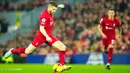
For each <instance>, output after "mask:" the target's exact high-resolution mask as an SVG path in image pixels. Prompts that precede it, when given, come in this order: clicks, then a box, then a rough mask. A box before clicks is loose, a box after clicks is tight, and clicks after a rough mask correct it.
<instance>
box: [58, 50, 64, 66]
mask: <svg viewBox="0 0 130 73" xmlns="http://www.w3.org/2000/svg"><path fill="white" fill-rule="evenodd" d="M59 58H60V64H61V65H62V66H63V65H64V63H65V51H60V52H59Z"/></svg>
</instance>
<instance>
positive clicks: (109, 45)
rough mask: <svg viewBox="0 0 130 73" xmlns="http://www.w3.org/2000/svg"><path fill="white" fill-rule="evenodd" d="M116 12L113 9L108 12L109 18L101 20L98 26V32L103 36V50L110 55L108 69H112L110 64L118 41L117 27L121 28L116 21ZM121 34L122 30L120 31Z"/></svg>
mask: <svg viewBox="0 0 130 73" xmlns="http://www.w3.org/2000/svg"><path fill="white" fill-rule="evenodd" d="M114 16H115V12H114V10H113V9H109V10H108V16H106V17H104V18H102V19H101V21H100V23H99V25H98V31H99V32H100V34H101V36H102V42H103V48H104V50H105V52H106V53H107V54H108V60H107V65H106V69H108V70H109V69H110V62H111V61H112V56H113V49H114V47H115V41H116V36H115V35H116V32H115V29H116V27H118V28H119V29H121V28H120V26H121V25H120V21H119V20H118V19H116V18H115V17H114ZM119 31H120V33H121V30H119Z"/></svg>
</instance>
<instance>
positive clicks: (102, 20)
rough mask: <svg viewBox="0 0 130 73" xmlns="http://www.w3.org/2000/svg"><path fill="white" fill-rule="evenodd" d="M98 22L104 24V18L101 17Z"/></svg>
mask: <svg viewBox="0 0 130 73" xmlns="http://www.w3.org/2000/svg"><path fill="white" fill-rule="evenodd" d="M99 24H100V25H101V26H103V24H104V19H103V18H102V19H101V20H100V22H99Z"/></svg>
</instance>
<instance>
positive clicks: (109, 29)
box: [100, 17, 120, 36]
mask: <svg viewBox="0 0 130 73" xmlns="http://www.w3.org/2000/svg"><path fill="white" fill-rule="evenodd" d="M100 25H101V26H102V32H103V33H104V34H106V36H115V34H116V32H115V29H116V27H120V21H119V20H118V19H116V18H114V20H109V19H108V17H104V18H102V19H101V21H100Z"/></svg>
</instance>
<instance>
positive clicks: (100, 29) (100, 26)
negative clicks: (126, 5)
mask: <svg viewBox="0 0 130 73" xmlns="http://www.w3.org/2000/svg"><path fill="white" fill-rule="evenodd" d="M102 26H103V18H102V19H101V21H100V23H99V25H98V26H97V30H98V31H99V32H100V34H101V36H102V38H104V39H106V38H107V36H106V35H105V34H104V33H103V32H102Z"/></svg>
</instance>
